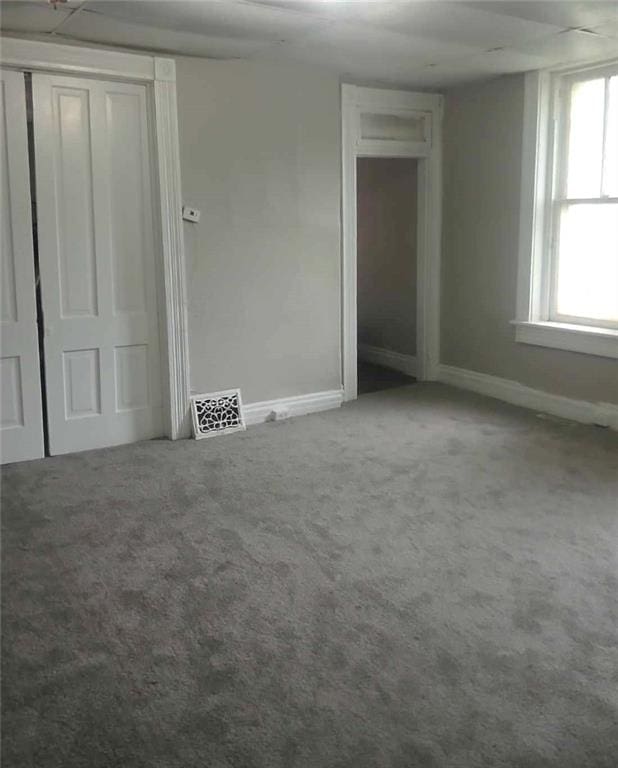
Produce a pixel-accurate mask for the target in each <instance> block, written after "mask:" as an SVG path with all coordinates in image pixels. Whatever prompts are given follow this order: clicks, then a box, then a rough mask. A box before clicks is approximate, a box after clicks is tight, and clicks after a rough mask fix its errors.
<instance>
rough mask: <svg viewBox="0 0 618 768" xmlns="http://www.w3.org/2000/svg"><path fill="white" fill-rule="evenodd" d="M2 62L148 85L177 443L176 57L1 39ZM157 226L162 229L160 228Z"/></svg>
mask: <svg viewBox="0 0 618 768" xmlns="http://www.w3.org/2000/svg"><path fill="white" fill-rule="evenodd" d="M0 65H1V66H2V67H4V68H6V69H14V70H17V71H22V72H44V73H57V74H70V75H77V76H79V77H92V78H100V79H105V80H118V81H125V82H133V83H143V84H145V85H146V86H147V88H148V92H149V95H150V100H151V103H152V117H153V119H152V134H153V137H152V138H153V142H152V150H153V151H152V157H153V166H154V167H153V168H152V169H151V170H152V179H153V189H154V193H153V194H154V196H155V200H156V201H157V204H155V206H154V208H155V211H156V212H157V214H158V222H155V230H157V229H158V231H159V232H160V238H159V241H160V242H159V245H160V259H159V267H160V272H161V275H162V280H161V283H162V286H163V294H164V295H163V301H162V302H161V306H160V314H161V318H162V326H163V336H164V338H163V350H162V351H163V354H162V355H161V362H162V369H163V371H164V375H163V378H164V381H163V382H162V385H163V386H162V390H163V402H164V414H165V416H166V418H165V425H164V426H165V433H166V434H167V436H168V437H170V438H171V439H173V440H175V439H177V438H180V437H187V436H188V435H189V434H190V429H191V426H190V414H189V394H190V392H189V347H188V328H187V325H188V322H187V299H186V295H187V294H186V277H185V254H184V238H183V229H182V214H181V211H182V195H181V178H180V148H179V141H178V113H177V103H176V67H175V62H174V60H173V59H167V58H159V57H153V56H142V55H137V54H133V53H124V52H119V51H109V50H102V49H90V48H85V47H81V46H80V47H78V46H67V45H57V44H56V43H47V42H38V41H36V42H34V41H32V40H21V39H17V38H2V45H1V46H0ZM157 224H158V227H157Z"/></svg>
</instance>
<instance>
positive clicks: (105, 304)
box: [32, 75, 162, 454]
mask: <svg viewBox="0 0 618 768" xmlns="http://www.w3.org/2000/svg"><path fill="white" fill-rule="evenodd" d="M32 85H33V99H34V131H35V155H36V184H37V206H38V217H39V229H38V232H39V260H40V269H41V285H42V294H43V316H44V327H45V376H46V387H47V410H48V428H49V445H50V452H51V453H52V454H57V453H66V452H68V451H80V450H85V449H88V448H98V447H103V446H107V445H115V444H118V443H127V442H132V441H134V440H141V439H145V438H150V437H156V436H159V435H161V434H162V424H161V387H160V365H159V332H158V322H157V296H156V280H155V273H156V267H157V263H156V262H157V259H156V258H155V251H154V233H153V220H152V219H153V217H152V199H151V198H152V190H151V178H150V150H149V132H148V109H147V100H146V89H145V87H144V86H140V85H126V84H120V83H112V82H102V81H95V80H82V79H77V78H71V77H61V76H55V75H33V78H32Z"/></svg>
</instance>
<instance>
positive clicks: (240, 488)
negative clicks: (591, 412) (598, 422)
mask: <svg viewBox="0 0 618 768" xmlns="http://www.w3.org/2000/svg"><path fill="white" fill-rule="evenodd" d="M3 475H4V478H3V479H4V482H3V487H2V494H3V499H2V500H3V524H4V536H3V547H4V557H3V571H4V582H3V601H4V624H3V633H4V648H3V651H4V660H3V698H4V701H3V705H4V722H3V731H4V734H3V736H4V740H3V766H5V768H15V767H17V766H19V767H20V768H21V766H32V767H33V768H50V767H51V766H57V767H58V768H73V767H74V766H80V767H82V766H83V768H98V767H99V766H101V767H103V766H105V767H107V766H123V768H125V767H132V766H144V767H146V766H148V768H193V767H195V768H197V767H198V766H199V768H223V767H226V768H227V767H231V766H234V767H238V768H279V767H281V768H288V767H289V768H365V767H367V768H369V767H372V768H374V767H377V768H381V767H383V766H384V767H385V766H388V767H389V768H390V767H393V768H395V767H398V768H415V767H419V768H435V767H436V766H440V767H443V766H444V767H445V768H446V767H447V766H448V767H449V768H468V767H470V768H471V767H473V766H492V767H494V766H498V767H499V766H518V767H519V768H541V766H548V767H550V766H551V768H588V767H593V768H601V767H602V766H607V768H609V767H610V766H612V767H613V766H616V761H617V755H618V639H617V600H618V580H617V574H618V564H617V551H618V548H617V540H618V523H617V519H618V509H617V507H618V504H617V498H618V434H616V433H611V432H609V431H607V430H603V429H600V428H595V427H586V426H581V425H576V424H571V423H568V422H559V421H555V420H551V419H542V418H538V417H537V416H536V415H535V414H533V413H530V412H526V411H523V410H519V409H517V408H513V407H510V406H507V405H503V404H500V403H498V402H497V401H491V400H486V399H483V398H480V397H476V396H474V395H470V394H464V393H458V392H457V391H455V390H451V389H448V388H446V387H442V386H440V385H422V384H416V385H414V386H411V387H407V388H401V389H395V390H390V391H388V392H383V393H377V394H375V395H367V396H365V397H362V398H360V399H359V400H358V401H357V402H356V403H354V404H351V405H347V406H345V407H344V408H342V409H341V410H340V411H335V412H330V413H323V414H317V415H314V416H307V417H304V418H299V419H295V420H290V421H287V422H281V423H271V424H265V425H262V426H259V427H253V428H251V429H249V431H247V432H246V433H244V434H240V435H238V434H237V435H230V436H227V437H222V438H217V439H215V440H207V441H201V442H193V441H182V442H178V443H175V444H172V443H169V442H166V441H152V442H147V443H141V444H138V445H133V446H126V447H120V448H111V449H107V450H103V451H94V452H89V453H82V454H78V455H73V456H65V457H59V458H54V459H46V460H43V461H39V462H31V463H24V464H21V465H13V466H9V467H7V468H5V470H4V472H3Z"/></svg>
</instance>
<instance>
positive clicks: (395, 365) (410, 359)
mask: <svg viewBox="0 0 618 768" xmlns="http://www.w3.org/2000/svg"><path fill="white" fill-rule="evenodd" d="M358 359H359V360H363V361H364V362H366V363H374V364H375V365H383V366H384V367H385V368H392V369H393V370H395V371H401V373H405V374H407V375H408V376H416V358H415V357H414V356H413V355H404V354H403V353H402V352H393V350H392V349H383V348H382V347H372V346H371V344H359V345H358Z"/></svg>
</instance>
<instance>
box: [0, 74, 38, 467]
mask: <svg viewBox="0 0 618 768" xmlns="http://www.w3.org/2000/svg"><path fill="white" fill-rule="evenodd" d="M0 78H1V80H0V194H1V196H2V200H1V201H0V211H1V212H0V215H1V217H2V218H1V220H0V227H1V230H2V242H1V249H2V250H1V253H0V277H1V279H2V292H1V294H0V296H1V303H0V347H1V352H0V395H1V402H0V457H1V460H2V463H6V462H11V461H22V460H24V459H38V458H40V457H41V456H43V453H44V447H43V417H42V408H41V379H40V368H39V349H38V331H37V323H36V295H35V284H34V252H33V247H32V218H31V206H30V178H29V173H30V171H29V165H28V141H27V126H26V88H25V82H24V76H23V74H22V73H20V72H10V71H0Z"/></svg>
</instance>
